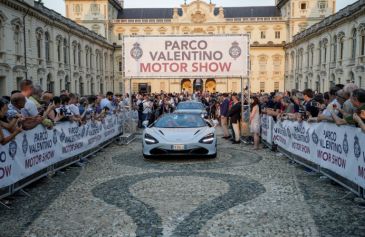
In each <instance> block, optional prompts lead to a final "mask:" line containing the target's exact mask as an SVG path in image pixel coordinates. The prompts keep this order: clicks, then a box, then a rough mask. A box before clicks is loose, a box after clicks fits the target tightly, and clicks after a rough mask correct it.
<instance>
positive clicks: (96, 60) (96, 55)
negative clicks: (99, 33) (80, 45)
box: [95, 50, 100, 71]
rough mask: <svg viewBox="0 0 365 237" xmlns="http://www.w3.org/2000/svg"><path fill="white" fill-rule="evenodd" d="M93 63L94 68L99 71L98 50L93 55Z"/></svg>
mask: <svg viewBox="0 0 365 237" xmlns="http://www.w3.org/2000/svg"><path fill="white" fill-rule="evenodd" d="M95 62H96V68H97V70H98V71H99V69H100V68H99V50H96V53H95Z"/></svg>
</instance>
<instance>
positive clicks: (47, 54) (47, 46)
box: [44, 32, 51, 62]
mask: <svg viewBox="0 0 365 237" xmlns="http://www.w3.org/2000/svg"><path fill="white" fill-rule="evenodd" d="M44 54H45V57H46V61H47V62H49V61H51V55H50V37H49V33H48V32H46V33H44Z"/></svg>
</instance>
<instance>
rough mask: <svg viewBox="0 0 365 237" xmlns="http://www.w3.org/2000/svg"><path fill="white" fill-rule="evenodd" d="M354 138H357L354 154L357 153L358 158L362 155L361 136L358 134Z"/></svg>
mask: <svg viewBox="0 0 365 237" xmlns="http://www.w3.org/2000/svg"><path fill="white" fill-rule="evenodd" d="M354 140H355V142H354V154H355V157H356V159H359V157H360V156H361V147H360V142H359V138H358V137H357V136H355V138H354Z"/></svg>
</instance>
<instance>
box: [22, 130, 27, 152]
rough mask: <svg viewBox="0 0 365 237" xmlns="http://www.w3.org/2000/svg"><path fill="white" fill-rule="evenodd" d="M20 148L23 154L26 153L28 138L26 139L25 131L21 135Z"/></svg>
mask: <svg viewBox="0 0 365 237" xmlns="http://www.w3.org/2000/svg"><path fill="white" fill-rule="evenodd" d="M22 149H23V154H24V155H26V154H27V151H28V139H27V134H25V133H24V135H23V142H22Z"/></svg>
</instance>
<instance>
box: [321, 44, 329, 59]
mask: <svg viewBox="0 0 365 237" xmlns="http://www.w3.org/2000/svg"><path fill="white" fill-rule="evenodd" d="M327 45H328V40H327V39H324V40H323V45H322V47H323V62H322V63H326V62H327Z"/></svg>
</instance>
